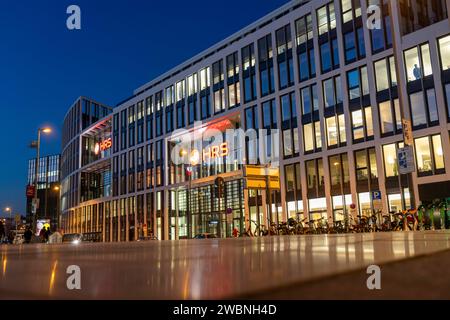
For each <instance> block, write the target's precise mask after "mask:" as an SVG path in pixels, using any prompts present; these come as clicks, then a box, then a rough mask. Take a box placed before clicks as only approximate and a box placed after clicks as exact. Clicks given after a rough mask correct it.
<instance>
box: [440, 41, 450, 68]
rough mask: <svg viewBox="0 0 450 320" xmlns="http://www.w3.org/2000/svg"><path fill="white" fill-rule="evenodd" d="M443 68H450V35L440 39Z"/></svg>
mask: <svg viewBox="0 0 450 320" xmlns="http://www.w3.org/2000/svg"><path fill="white" fill-rule="evenodd" d="M439 51H440V56H441V68H442V70H449V69H450V35H449V36H446V37H444V38H441V39H439Z"/></svg>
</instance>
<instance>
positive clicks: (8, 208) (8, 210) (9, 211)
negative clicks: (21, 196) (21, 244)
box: [5, 207, 17, 229]
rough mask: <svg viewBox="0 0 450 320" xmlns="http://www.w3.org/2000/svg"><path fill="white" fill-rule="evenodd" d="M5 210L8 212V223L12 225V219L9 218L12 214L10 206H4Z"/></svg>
mask: <svg viewBox="0 0 450 320" xmlns="http://www.w3.org/2000/svg"><path fill="white" fill-rule="evenodd" d="M5 211H6V212H8V213H9V223H11V226H12V220H11V216H12V208H10V207H6V208H5ZM16 229H17V227H16Z"/></svg>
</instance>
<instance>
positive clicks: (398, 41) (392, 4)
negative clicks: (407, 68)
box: [388, 0, 416, 208]
mask: <svg viewBox="0 0 450 320" xmlns="http://www.w3.org/2000/svg"><path fill="white" fill-rule="evenodd" d="M388 12H389V16H390V22H391V33H392V48H393V50H394V58H395V71H396V73H397V88H398V100H399V104H400V116H401V117H402V121H403V120H405V119H406V115H407V114H406V113H407V112H406V111H405V110H406V109H407V108H408V97H407V96H406V92H405V91H404V90H406V89H405V88H406V82H405V80H404V79H403V75H402V72H403V69H402V67H401V63H402V61H403V59H402V55H403V51H402V46H401V45H402V33H401V27H400V22H399V19H401V15H400V7H399V3H398V0H391V1H389V4H388ZM394 14H396V17H394ZM396 18H397V19H396ZM411 116H414V115H411ZM403 140H404V144H405V146H407V145H408V146H409V147H411V149H412V151H413V154H414V143H412V142H411V141H408V139H407V136H406V130H405V128H403ZM398 177H399V186H400V193H401V195H402V198H403V199H404V192H403V188H402V182H401V176H400V172H399V173H398ZM406 178H407V184H408V189H409V197H410V204H411V208H415V207H416V203H415V202H416V195H415V191H414V181H413V173H412V172H410V173H407V174H406ZM405 202H406V199H405Z"/></svg>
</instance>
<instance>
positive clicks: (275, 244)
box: [0, 231, 450, 299]
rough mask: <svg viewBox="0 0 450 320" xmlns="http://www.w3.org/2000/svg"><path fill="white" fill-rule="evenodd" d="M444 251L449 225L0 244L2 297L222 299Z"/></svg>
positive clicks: (448, 244)
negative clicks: (77, 277) (74, 286)
mask: <svg viewBox="0 0 450 320" xmlns="http://www.w3.org/2000/svg"><path fill="white" fill-rule="evenodd" d="M443 250H450V232H447V231H430V232H423V233H414V232H405V233H403V232H397V233H378V234H350V235H318V236H283V237H265V238H239V239H206V240H180V241H152V242H137V243H116V244H112V243H110V244H79V245H72V244H67V245H24V246H1V247H0V262H1V276H0V299H225V298H234V297H239V296H243V295H246V294H251V293H253V292H258V291H261V290H270V289H274V288H277V287H280V286H286V285H290V284H296V283H299V284H300V283H301V282H303V281H311V280H313V279H318V278H321V277H324V276H330V275H334V274H339V273H343V272H349V271H354V270H361V269H363V268H366V267H367V266H368V265H371V264H378V265H380V264H384V263H387V262H393V261H398V260H402V259H406V258H410V257H415V256H421V255H424V254H432V253H436V252H439V251H443ZM72 265H76V266H79V267H80V270H81V290H69V289H68V287H67V279H68V278H69V277H70V274H67V268H68V267H69V266H72Z"/></svg>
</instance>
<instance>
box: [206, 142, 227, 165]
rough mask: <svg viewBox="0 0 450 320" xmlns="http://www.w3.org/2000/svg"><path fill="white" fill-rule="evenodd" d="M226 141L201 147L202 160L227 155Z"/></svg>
mask: <svg viewBox="0 0 450 320" xmlns="http://www.w3.org/2000/svg"><path fill="white" fill-rule="evenodd" d="M228 152H229V151H228V143H226V142H224V143H222V144H221V145H219V146H212V147H209V148H206V149H203V161H206V159H208V158H209V159H216V158H222V157H226V156H228Z"/></svg>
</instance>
